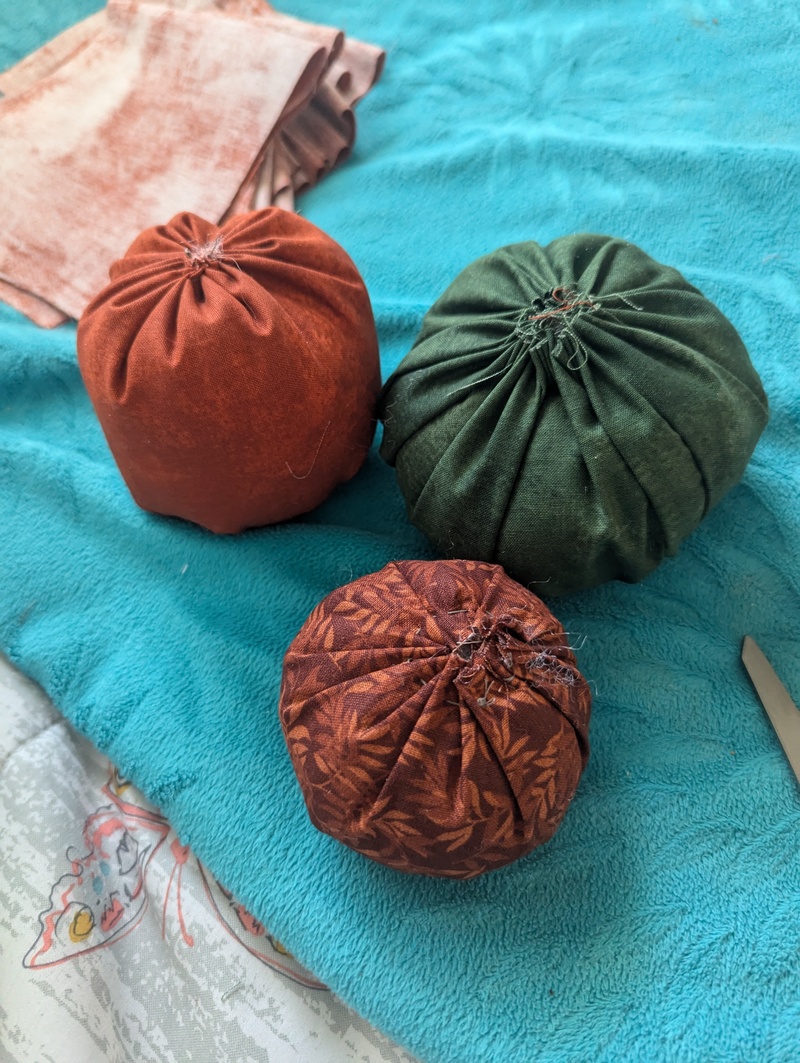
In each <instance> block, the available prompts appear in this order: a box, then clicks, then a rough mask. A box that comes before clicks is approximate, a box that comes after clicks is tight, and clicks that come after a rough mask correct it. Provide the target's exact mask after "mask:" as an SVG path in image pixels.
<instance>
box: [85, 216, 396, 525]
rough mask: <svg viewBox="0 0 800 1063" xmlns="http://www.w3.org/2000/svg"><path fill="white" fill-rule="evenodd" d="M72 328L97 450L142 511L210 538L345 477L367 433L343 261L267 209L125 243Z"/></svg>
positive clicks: (313, 501)
mask: <svg viewBox="0 0 800 1063" xmlns="http://www.w3.org/2000/svg"><path fill="white" fill-rule="evenodd" d="M110 276H111V283H110V284H109V285H108V286H107V287H106V288H104V289H103V290H102V291H101V292H100V294H99V295H98V296H97V297H96V298H95V299H93V300H92V302H91V303H90V304H89V306H88V307H87V308H86V311H85V312H84V314H83V317H82V318H81V320H80V323H79V325H78V360H79V364H80V368H81V373H82V375H83V379H84V382H85V383H86V388H87V391H88V392H89V396H90V398H91V400H92V404H93V406H94V408H95V411H96V413H97V416H98V417H99V419H100V423H101V425H102V426H103V431H104V432H105V435H106V439H107V440H108V444H109V446H110V447H111V451H112V453H113V454H114V457H115V458H116V461H117V464H118V465H119V468H120V471H121V473H122V475H123V476H124V478H125V481H126V483H127V484H128V487H129V488H130V491H131V493H132V494H133V497H134V498H135V499H136V501H137V502H138V504H139V505H140V506H142V507H143V508H144V509H148V510H150V511H151V512H153V513H162V514H165V515H167V516H173V517H183V518H184V519H186V520H192V521H195V522H196V523H197V524H202V526H203V527H204V528H209V529H210V530H211V531H214V532H218V533H221V534H223V533H227V534H230V533H233V532H240V531H242V530H243V529H244V528H252V527H257V526H259V525H262V524H273V523H275V522H276V521H280V520H286V519H287V518H289V517H295V516H297V515H298V514H300V513H307V512H308V511H309V510H311V509H313V508H314V507H315V506H318V505H319V504H320V502H323V501H324V500H325V499H326V498H327V497H328V495H329V494H330V493H331V491H332V490H333V489H334V488H335V487H336V486H337V485H338V484H340V483H343V482H344V481H346V480H349V479H350V478H351V477H352V476H355V474H356V472H358V470H359V468H360V467H361V465H362V463H363V461H364V459H365V457H366V456H367V452H368V450H369V447H370V443H371V442H372V437H373V434H374V431H375V418H374V409H375V400H376V397H377V394H378V389H379V387H380V364H379V361H378V340H377V336H376V335H375V322H374V319H373V316H372V309H371V307H370V303H369V296H368V295H367V290H366V288H365V287H364V282H363V280H362V279H361V277H360V275H359V272H358V270H357V269H356V267H355V265H354V264H353V262H352V260H351V259H350V258H349V257H348V255H347V254H346V252H345V251H344V250H343V249H342V248H341V247H340V246H339V244H337V243H336V242H335V241H334V240H331V238H330V237H329V236H326V235H325V233H323V232H322V231H321V230H320V229H318V228H317V227H316V225H312V224H311V222H310V221H308V220H307V219H306V218H301V217H300V216H299V215H297V214H294V213H292V212H291V211H288V210H281V209H280V208H278V207H268V208H267V209H266V210H255V211H251V212H250V213H248V214H240V215H237V216H236V217H234V218H230V219H229V220H228V221H227V222H226V223H225V224H224V225H223V226H221V227H219V228H218V227H217V226H215V225H211V224H209V223H208V222H207V221H204V220H203V219H201V218H198V217H196V216H195V215H193V214H179V215H177V216H176V217H175V218H173V219H172V221H171V222H170V223H169V224H168V225H158V226H155V227H154V228H152V229H148V230H146V231H145V232H143V233H141V235H140V236H137V238H136V239H135V240H134V242H133V244H132V245H131V246H130V248H128V251H127V252H126V254H125V257H124V258H122V259H120V260H119V261H118V262H115V263H114V264H113V265H112V267H111V270H110Z"/></svg>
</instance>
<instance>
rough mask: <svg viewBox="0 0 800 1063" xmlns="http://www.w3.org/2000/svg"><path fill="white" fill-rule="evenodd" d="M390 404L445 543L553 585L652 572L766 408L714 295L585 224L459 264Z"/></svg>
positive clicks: (435, 532) (755, 432)
mask: <svg viewBox="0 0 800 1063" xmlns="http://www.w3.org/2000/svg"><path fill="white" fill-rule="evenodd" d="M380 417H381V420H383V422H384V437H383V444H382V447H381V454H382V455H383V457H384V458H385V459H386V461H388V462H389V463H390V464H392V465H395V466H396V468H397V475H398V478H399V482H400V486H401V488H402V490H403V494H404V495H405V499H406V503H407V507H408V513H409V517H410V518H411V520H412V521H413V522H414V523H415V524H416V525H417V526H418V527H419V528H420V529H421V530H422V531H423V532H425V534H426V535H427V536H428V537H429V538H430V539H431V541H432V542H433V543H434V545H435V546H436V547H437V549H439V550H440V551H441V552H442V553H443V554H445V555H447V556H449V557H465V558H475V559H479V560H485V561H496V562H499V563H500V564H502V565H503V566H504V567H505V569H506V571H507V572H509V573H510V574H511V575H512V576H514V577H515V578H516V579H518V580H519V581H520V582H522V583H525V584H527V585H529V586H531V588H532V589H534V590H538V591H539V592H540V593H542V594H545V595H549V594H561V593H565V592H568V591H573V590H580V589H583V588H587V587H592V586H595V585H597V584H599V583H602V582H604V581H606V580H610V579H622V580H627V581H630V582H635V581H637V580H640V579H642V578H643V577H644V576H646V575H647V573H648V572H650V571H652V569H654V568H655V567H656V565H658V564H659V562H660V561H661V560H662V558H663V557H665V556H667V555H672V554H674V553H675V552H676V551H677V549H678V547H679V545H680V543H681V542H682V541H683V539H685V538H686V536H687V535H689V533H690V532H691V531H692V530H693V529H694V528H695V527H696V526H697V525H698V523H699V522H700V521H701V520H702V518H703V517H704V516H705V515H706V513H707V512H708V511H709V509H710V508H711V507H712V506H714V505H715V504H716V503H717V502H718V501H719V500H720V499H721V498H722V496H723V495H724V494H725V493H726V491H728V490H729V488H731V487H732V486H733V485H734V484H735V483H737V482H738V480H739V479H740V477H741V475H742V473H743V471H744V468H745V466H746V465H747V462H748V460H749V458H750V455H751V454H752V452H753V449H754V447H755V445H756V442H757V440H758V437H759V435H760V434H761V432H762V430H763V428H764V426H765V424H766V422H767V417H768V408H767V398H766V395H765V394H764V390H763V388H762V386H761V382H760V380H759V378H758V375H757V373H756V372H755V370H754V368H753V366H752V364H751V362H750V358H749V356H748V353H747V350H746V349H745V347H744V344H743V343H742V341H741V339H740V337H739V335H738V333H737V332H736V329H735V328H734V327H733V325H732V324H731V323H730V322H729V321H728V320H727V318H726V317H725V316H724V315H723V314H722V313H721V312H720V311H719V310H718V309H717V308H716V307H715V306H714V305H713V304H712V303H711V302H709V300H708V299H706V298H705V296H703V295H702V293H701V292H699V291H698V290H697V289H696V288H694V287H693V286H692V285H691V284H689V283H688V282H687V281H686V280H685V279H684V278H683V277H682V276H681V274H680V273H678V271H677V270H675V269H672V268H671V267H669V266H663V265H661V264H659V263H658V262H655V261H654V260H653V259H652V258H650V257H649V256H648V255H646V254H645V253H644V252H643V251H641V250H640V249H639V248H638V247H635V246H634V245H633V244H629V243H626V242H625V241H623V240H617V239H613V238H610V237H606V236H594V235H587V234H585V233H582V234H577V235H573V236H567V237H563V238H561V239H558V240H554V241H553V242H552V243H551V244H549V245H547V247H540V246H539V245H538V244H536V243H534V242H532V241H531V242H526V243H520V244H512V245H510V246H508V247H503V248H500V249H499V250H498V251H496V252H494V253H493V254H491V255H487V256H485V257H484V258H480V259H478V260H477V261H475V262H473V263H472V264H471V265H469V266H468V267H467V268H466V269H465V270H464V271H463V272H462V273H461V274H459V276H458V277H456V279H455V280H454V281H453V283H452V284H451V285H450V287H449V288H448V289H447V290H446V291H445V293H444V294H443V295H442V296H441V297H440V298H439V299H438V300H437V301H436V303H434V305H433V306H432V307H431V309H430V310H429V311H428V314H427V315H426V317H425V320H424V322H423V326H422V329H421V331H420V334H419V336H418V337H417V339H416V341H415V343H414V346H413V347H412V349H411V351H410V352H409V354H408V355H407V356H406V357H405V358H404V359H403V361H402V362H401V364H400V366H399V367H398V369H397V370H396V371H395V373H394V374H393V375H392V376H391V377H390V378H389V380H388V381H387V383H386V385H385V387H384V390H383V393H382V396H381V402H380Z"/></svg>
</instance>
